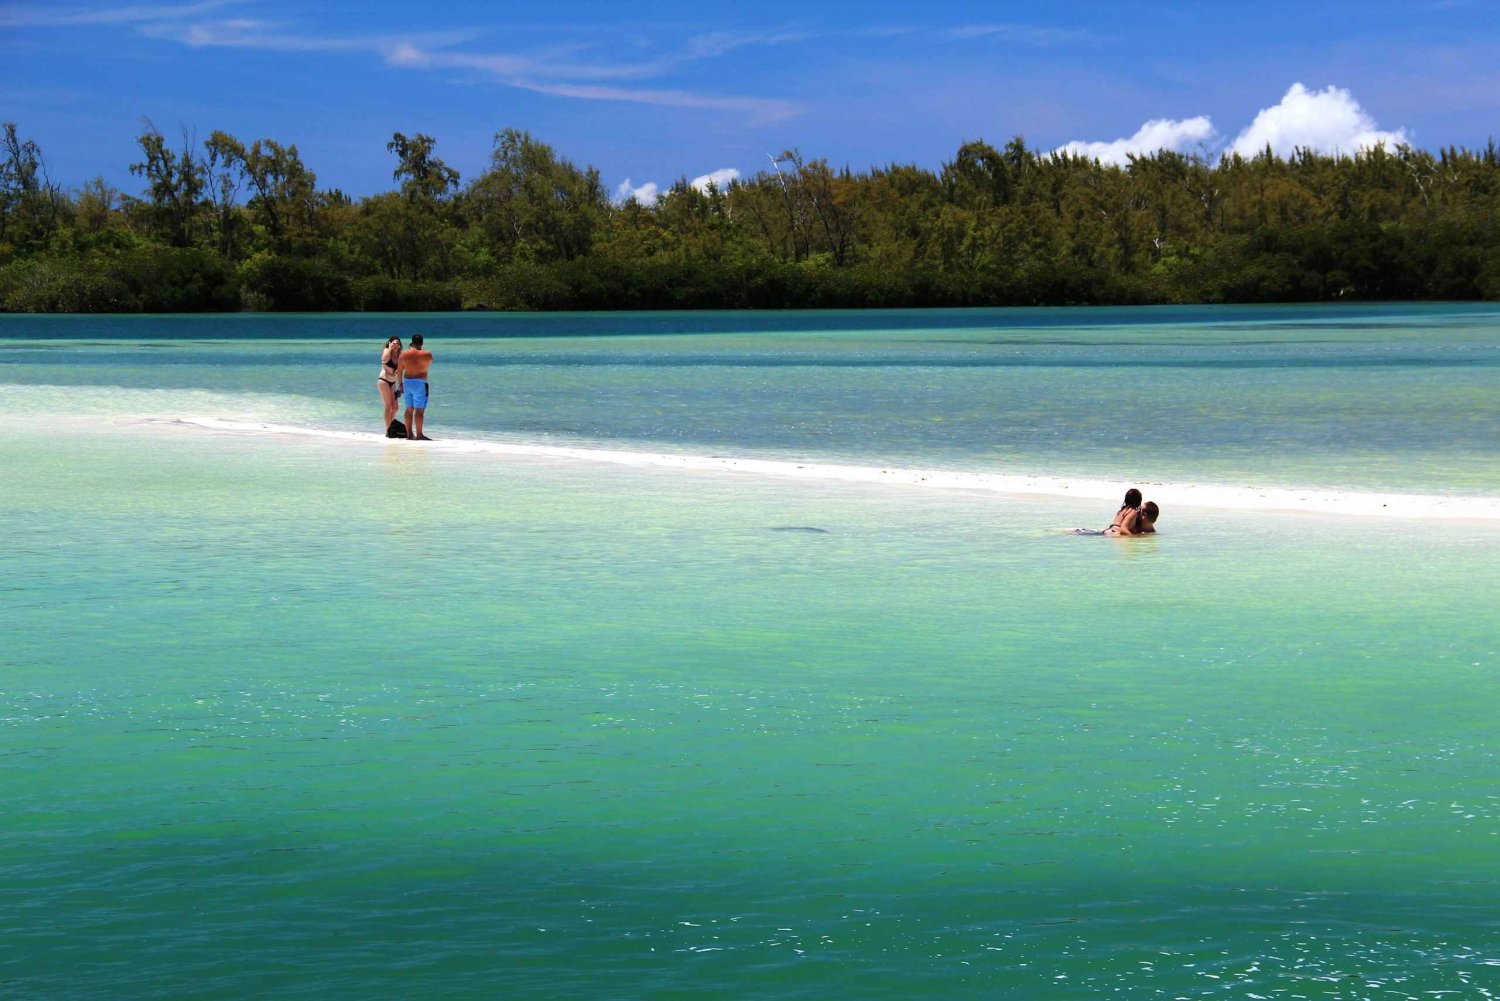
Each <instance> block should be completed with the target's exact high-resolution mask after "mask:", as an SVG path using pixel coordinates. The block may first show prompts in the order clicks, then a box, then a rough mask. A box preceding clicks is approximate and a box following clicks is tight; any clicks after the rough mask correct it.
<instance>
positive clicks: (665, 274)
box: [0, 123, 1500, 312]
mask: <svg viewBox="0 0 1500 1001" xmlns="http://www.w3.org/2000/svg"><path fill="white" fill-rule="evenodd" d="M0 142H3V149H0V309H5V310H11V311H42V312H133V311H147V312H167V311H191V310H239V309H253V310H345V309H363V310H411V309H419V310H448V309H461V308H462V309H658V308H666V309H670V308H784V307H830V306H855V307H857V306H964V305H1050V304H1068V303H1074V304H1081V303H1101V304H1102V303H1186V302H1281V301H1316V300H1331V299H1479V298H1486V299H1497V298H1500V225H1497V221H1500V150H1497V148H1496V146H1495V144H1494V143H1493V142H1490V143H1489V144H1488V145H1487V146H1486V148H1484V149H1483V150H1479V151H1471V150H1466V149H1454V148H1450V149H1446V150H1442V151H1440V152H1438V153H1436V154H1433V153H1430V152H1426V151H1423V150H1418V149H1413V148H1411V147H1409V146H1405V145H1402V146H1397V147H1396V148H1394V149H1388V148H1385V147H1376V148H1374V149H1370V150H1365V151H1361V152H1359V153H1358V154H1356V155H1354V156H1326V155H1321V154H1316V153H1312V152H1308V151H1299V152H1298V153H1297V154H1295V155H1294V156H1292V157H1291V158H1290V159H1285V160H1284V159H1280V158H1278V157H1276V156H1274V155H1273V154H1272V153H1271V152H1270V151H1269V150H1267V151H1266V152H1265V153H1263V154H1261V155H1259V156H1256V157H1253V158H1250V159H1246V158H1244V157H1241V156H1238V155H1231V156H1225V157H1223V158H1222V159H1220V160H1219V161H1218V162H1208V161H1206V160H1204V159H1203V158H1201V157H1195V156H1185V155H1183V154H1180V153H1175V152H1168V151H1163V152H1159V153H1156V154H1153V155H1149V156H1138V157H1133V158H1131V160H1130V161H1129V163H1128V164H1127V165H1125V166H1124V167H1118V166H1112V165H1103V164H1101V163H1099V162H1097V161H1094V160H1090V159H1085V158H1082V157H1078V156H1072V155H1066V154H1057V153H1046V152H1038V151H1035V150H1031V149H1028V148H1027V147H1026V145H1025V143H1024V142H1023V141H1022V140H1021V139H1019V138H1016V139H1012V140H1011V141H1010V142H1009V143H1007V144H1006V145H1005V146H1004V148H1003V149H996V148H995V147H993V146H990V145H988V144H986V143H984V142H970V143H965V144H964V145H963V146H962V147H961V148H960V149H959V150H958V151H957V153H956V154H955V156H954V157H953V159H952V161H951V162H949V163H946V164H944V165H943V166H942V168H941V169H940V170H938V171H937V172H933V171H931V170H927V169H924V168H921V167H917V166H912V165H906V164H891V165H889V166H886V167H882V168H877V169H872V170H869V171H868V172H864V173H854V172H852V171H851V170H849V169H848V168H844V169H835V168H833V167H831V166H830V165H829V163H828V162H827V161H826V160H822V159H806V158H804V157H803V156H802V155H801V154H800V153H799V152H798V151H796V150H790V151H787V152H784V153H782V154H781V155H780V156H779V157H777V158H775V159H774V160H773V161H772V163H771V166H770V167H769V168H768V169H767V170H764V171H762V172H761V173H760V174H757V175H756V176H754V177H751V178H748V179H741V180H735V181H733V182H731V183H730V184H728V185H727V186H726V187H723V188H719V187H716V186H714V185H708V186H707V187H706V189H704V190H699V189H698V188H695V187H693V186H692V185H690V184H689V183H688V182H687V181H686V180H682V181H679V182H678V183H677V184H675V185H674V186H673V187H672V188H671V190H669V191H668V192H667V193H666V194H665V195H663V196H662V197H661V198H659V199H658V200H657V201H656V202H655V203H654V204H651V205H643V204H640V203H639V202H636V201H628V202H625V203H624V204H615V203H612V202H611V201H610V199H609V197H608V194H607V192H606V190H605V188H604V186H603V184H602V183H601V181H600V178H599V172H598V170H596V169H594V168H592V167H580V166H578V165H576V164H574V163H572V162H570V161H569V160H567V159H565V158H563V157H561V156H559V155H558V154H557V152H556V151H555V150H553V149H552V147H550V146H548V145H546V144H545V143H542V142H539V141H537V140H536V139H535V138H533V137H532V136H531V135H529V134H528V133H526V132H522V131H517V130H514V129H507V130H505V131H503V132H500V133H498V134H497V135H496V136H495V142H494V150H493V152H492V154H491V156H490V161H489V164H488V166H487V168H486V169H485V170H484V171H483V172H482V173H481V174H479V175H478V176H477V177H473V178H469V179H467V180H465V179H464V178H461V177H460V176H459V173H458V171H456V170H454V169H453V168H451V167H449V166H448V165H447V164H446V163H444V162H443V161H442V159H440V158H439V157H438V156H437V153H436V143H435V141H434V140H433V139H432V137H430V136H426V135H415V136H406V135H402V134H401V133H397V134H395V135H394V136H392V138H391V141H390V142H389V143H388V144H387V145H386V153H387V154H388V155H389V156H390V157H391V158H392V164H393V169H392V182H393V185H394V187H393V189H392V190H390V191H387V192H383V193H381V194H376V195H371V196H369V197H365V198H359V199H355V198H351V197H349V196H347V195H345V194H344V193H342V192H340V191H337V190H327V189H322V188H319V186H318V183H317V176H316V174H314V172H313V171H312V169H311V168H310V167H309V166H308V165H306V164H304V163H303V162H302V158H301V156H300V155H299V154H298V152H297V147H296V146H295V145H282V144H281V143H279V142H276V141H275V140H271V139H259V140H256V141H254V142H252V143H249V144H246V143H244V142H242V141H241V140H239V139H236V138H235V137H234V136H231V135H228V134H227V133H224V132H214V133H212V134H211V135H210V136H209V137H208V138H207V139H206V140H204V141H201V142H199V141H198V140H196V139H195V138H193V137H191V136H184V137H183V138H182V139H181V140H180V141H172V140H169V139H168V137H166V136H164V135H162V134H161V133H160V132H159V131H157V130H156V129H155V128H154V127H150V126H148V127H147V128H146V129H145V131H144V132H143V133H142V135H141V136H140V137H139V139H138V143H139V146H140V157H139V160H138V161H137V162H135V163H132V164H130V173H131V175H132V176H133V177H135V178H137V179H138V180H139V184H140V189H139V190H138V191H136V192H133V193H132V192H124V191H120V190H117V189H116V188H114V187H112V186H111V185H110V184H108V183H106V182H105V181H104V180H103V179H96V180H94V181H91V182H89V183H88V184H85V185H83V186H82V187H81V188H80V189H78V190H76V191H64V190H62V189H61V188H60V187H59V186H58V185H56V184H54V183H52V182H51V181H50V179H49V177H48V174H47V169H46V164H45V160H44V158H43V155H42V151H41V150H40V149H39V148H38V146H37V144H36V143H35V142H33V141H31V140H28V139H23V138H21V135H20V134H19V132H18V131H17V128H16V126H15V124H13V123H5V124H4V126H3V136H0Z"/></svg>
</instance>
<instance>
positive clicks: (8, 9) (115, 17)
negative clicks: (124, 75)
mask: <svg viewBox="0 0 1500 1001" xmlns="http://www.w3.org/2000/svg"><path fill="white" fill-rule="evenodd" d="M242 2H244V0H201V2H200V3H190V4H176V5H171V4H164V5H154V6H153V5H139V6H125V7H105V8H92V9H84V8H68V7H63V8H56V7H41V6H36V5H30V4H15V5H9V6H4V7H0V28H68V27H78V26H83V25H90V24H149V23H152V22H158V21H173V20H181V19H182V18H187V17H198V16H200V15H202V14H208V13H212V12H214V11H217V10H222V9H224V8H225V7H231V6H234V5H235V4H238V3H242Z"/></svg>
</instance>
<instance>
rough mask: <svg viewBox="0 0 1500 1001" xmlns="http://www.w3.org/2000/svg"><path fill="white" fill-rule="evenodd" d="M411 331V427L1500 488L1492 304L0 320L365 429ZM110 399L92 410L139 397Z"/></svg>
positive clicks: (296, 412) (51, 370)
mask: <svg viewBox="0 0 1500 1001" xmlns="http://www.w3.org/2000/svg"><path fill="white" fill-rule="evenodd" d="M413 330H421V331H424V332H425V335H426V337H427V338H428V340H429V345H428V346H429V347H431V348H432V349H433V350H434V351H435V354H436V357H437V363H436V365H435V366H434V369H433V387H434V392H435V394H436V395H435V396H434V399H433V405H432V413H431V414H430V415H429V416H430V418H431V421H432V433H433V434H434V436H436V433H437V429H438V427H443V428H444V430H445V433H446V434H447V435H448V436H449V437H453V436H462V437H479V438H485V437H493V438H501V439H507V440H522V441H535V442H543V443H568V444H578V443H590V444H602V445H605V446H607V447H613V446H628V447H650V448H666V449H671V450H675V451H684V452H689V453H712V452H717V451H732V452H733V453H734V454H742V455H759V456H771V457H778V458H781V457H787V456H795V457H800V458H808V459H821V460H833V461H853V462H879V463H885V462H894V463H905V464H921V465H933V466H937V467H940V468H953V469H970V470H977V469H982V470H996V469H1000V470H1007V471H1016V472H1041V473H1047V474H1052V475H1076V476H1089V477H1102V478H1108V479H1122V480H1127V479H1131V478H1134V477H1138V476H1140V475H1142V469H1143V468H1145V469H1148V470H1149V472H1150V474H1151V476H1152V478H1153V479H1156V480H1167V481H1207V482H1218V483H1236V484H1243V483H1251V484H1257V485H1266V486H1271V485H1288V486H1303V485H1306V484H1308V483H1318V484H1323V485H1328V486H1336V487H1344V488H1352V489H1361V488H1363V489H1370V488H1383V489H1394V490H1398V491H1415V492H1423V491H1432V490H1437V491H1439V492H1447V493H1466V494H1493V493H1495V492H1497V491H1496V484H1500V308H1496V307H1494V306H1489V305H1485V304H1463V305H1453V306H1431V305H1423V306H1383V307H1375V306H1364V307H1351V308H1342V309H1333V308H1316V307H1255V308H1250V307H1218V308H1207V307H1195V308H1178V309H1171V310H1167V309H1070V310H937V311H928V312H854V313H805V314H804V313H773V314H758V313H689V314H675V313H673V314H644V315H643V314H624V315H620V314H564V315H544V316H527V315H520V316H494V315H479V316H467V315H457V316H455V315H451V314H449V315H437V316H416V317H413V316H387V317H380V316H364V315H358V314H356V315H351V316H345V317H329V316H325V315H312V316H300V317H296V316H294V317H279V316H266V315H247V316H217V317H113V318H111V317H22V316H0V337H4V338H6V341H7V345H6V346H7V351H6V357H7V362H8V367H9V368H10V370H11V371H13V372H15V373H16V379H15V381H17V382H19V383H22V384H23V385H45V386H49V387H76V388H77V389H78V390H79V391H80V392H82V393H86V392H87V390H88V389H90V388H92V387H101V386H102V387H124V388H126V389H130V390H134V389H153V388H160V389H170V390H191V391H195V392H204V393H232V394H236V395H237V396H238V397H240V399H238V400H237V401H236V403H235V405H236V406H237V407H239V408H240V409H246V408H249V409H251V410H253V411H255V412H256V413H257V414H258V415H260V416H264V417H267V418H271V419H278V420H284V421H288V422H290V423H306V424H312V425H315V426H321V427H340V428H370V427H371V425H372V419H371V418H372V410H373V418H374V419H373V423H374V424H376V425H378V424H379V417H380V413H379V408H378V406H375V407H372V406H371V404H372V402H374V401H376V397H375V396H374V385H373V382H374V377H375V371H376V369H377V368H378V359H379V349H380V345H381V343H382V342H383V340H384V338H385V337H386V336H387V335H389V334H391V333H395V334H398V335H402V336H406V335H408V334H409V333H410V332H411V331H413ZM207 339H211V340H222V341H225V342H228V343H224V344H219V345H215V346H213V347H212V349H209V348H208V345H206V344H205V343H204V342H205V340H207ZM371 358H374V359H376V361H371V360H370V359H371ZM109 395H110V396H111V397H112V396H113V395H115V394H109ZM120 395H122V397H124V398H123V399H121V400H114V399H106V400H104V401H101V403H100V405H101V406H104V407H105V408H106V409H118V410H120V411H122V412H131V407H132V406H136V409H137V410H138V411H141V412H147V413H154V412H157V411H159V410H160V409H161V407H160V406H159V405H158V403H157V402H156V401H151V402H150V403H148V404H147V405H145V406H144V407H141V406H137V405H136V401H135V400H134V399H133V398H131V397H129V395H128V394H120ZM74 402H75V406H78V407H81V406H82V405H83V403H84V400H75V401H74ZM26 404H27V406H28V407H30V406H33V405H35V406H44V405H45V403H44V401H36V402H35V404H33V402H32V401H31V400H29V399H28V400H27V401H26ZM220 405H221V406H222V404H220ZM1143 460H1144V461H1143Z"/></svg>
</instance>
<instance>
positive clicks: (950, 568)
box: [0, 335, 1500, 998]
mask: <svg viewBox="0 0 1500 1001" xmlns="http://www.w3.org/2000/svg"><path fill="white" fill-rule="evenodd" d="M737 336H739V335H737ZM484 349H485V350H499V349H498V348H496V347H489V346H486V347H485V348H484ZM200 350H201V349H200ZM255 350H260V348H259V347H257V348H256V349H255ZM476 350H477V349H476ZM590 350H595V348H591V349H590ZM597 350H600V351H603V350H605V349H604V348H602V347H599V348H597ZM767 350H769V349H767ZM209 354H211V352H210V353H209ZM202 357H206V355H200V358H202ZM26 364H31V362H27V363H26ZM85 367H86V366H85ZM456 367H458V366H456V365H455V368H456ZM303 370H306V369H303ZM233 372H234V369H233V366H231V367H230V368H229V369H227V370H226V372H225V379H226V380H229V381H232V379H233V378H234V375H233ZM318 377H319V378H323V379H325V380H328V381H333V376H332V375H329V374H328V373H327V372H324V373H323V374H322V375H320V376H318ZM454 378H455V379H457V378H458V375H457V373H455V376H454ZM633 378H634V377H631V378H627V379H624V380H623V381H622V382H621V383H620V385H619V387H618V394H619V402H617V403H616V404H615V406H617V407H618V408H619V409H620V410H622V411H623V410H627V409H629V407H630V406H632V405H634V406H642V405H644V404H641V403H639V402H637V403H635V404H631V402H630V400H629V399H628V398H629V396H630V394H631V388H630V387H632V386H634V385H636V384H635V383H634V382H633V381H632V379H633ZM735 378H737V376H736V377H735ZM101 382H103V380H101ZM183 383H184V385H183V386H181V387H180V388H176V389H171V390H161V391H160V395H159V397H158V398H157V400H156V401H155V404H153V403H152V402H151V401H150V400H149V399H147V400H145V401H143V400H142V399H140V398H138V397H131V394H129V393H121V392H117V391H114V390H112V389H110V388H109V387H107V386H106V387H104V388H102V389H101V388H99V387H98V386H92V387H91V386H88V385H83V384H80V385H78V386H76V387H75V388H73V389H71V390H67V391H59V390H49V389H47V388H46V385H45V384H44V385H28V386H18V387H15V388H13V390H12V392H14V393H16V394H28V395H27V397H26V398H27V399H28V400H30V401H31V402H32V403H33V404H35V406H33V407H32V409H31V411H30V412H33V413H37V412H39V413H42V414H44V415H46V416H47V417H48V418H49V419H48V420H45V421H38V422H34V423H29V424H22V425H21V426H19V427H18V428H17V429H16V430H15V431H14V432H13V433H12V434H10V435H9V436H8V437H7V438H6V439H5V440H4V441H3V442H0V456H3V459H4V470H5V477H4V479H3V481H0V503H3V505H4V507H5V509H6V511H7V514H8V515H9V517H10V520H11V523H12V525H13V526H14V527H18V528H20V529H21V530H19V531H17V532H15V533H13V536H12V539H11V542H10V544H9V545H8V547H7V550H6V556H5V566H6V569H7V570H8V571H9V572H8V573H6V574H5V575H4V578H3V580H0V592H3V594H4V599H3V610H4V611H3V615H4V623H5V629H4V633H5V642H4V644H3V647H0V793H3V796H4V802H5V803H6V804H7V808H6V810H5V812H4V814H3V815H0V934H3V941H4V942H5V943H6V945H5V946H4V947H3V949H0V993H4V994H14V995H15V996H17V997H28V998H31V997H57V998H79V997H99V998H103V997H121V996H130V997H172V998H182V997H205V998H207V997H215V998H222V997H249V996H299V995H304V996H320V997H321V996H350V997H396V996H401V997H406V996H452V997H492V996H524V997H559V996H602V997H640V996H695V997H714V996H719V997H745V996H757V997H788V998H795V997H809V998H811V997H826V996H828V995H830V994H835V993H844V994H852V995H855V996H861V997H890V998H905V997H912V996H917V995H932V996H986V997H1035V996H1051V997H1060V998H1070V997H1106V996H1124V997H1163V998H1176V997H1211V996H1230V997H1252V996H1259V997H1295V996H1301V997H1319V998H1365V997H1372V998H1373V997H1380V998H1386V997H1431V996H1434V992H1438V991H1453V992H1457V993H1456V994H1455V995H1452V996H1463V997H1486V996H1493V995H1494V993H1495V992H1496V989H1497V988H1496V985H1497V983H1500V929H1497V926H1496V922H1495V917H1494V913H1495V910H1494V909H1495V902H1496V900H1497V899H1500V882H1497V881H1500V865H1497V863H1496V853H1495V847H1496V843H1497V837H1500V763H1497V760H1496V754H1495V750H1494V742H1493V736H1492V733H1493V729H1494V723H1493V721H1494V718H1495V715H1496V709H1497V698H1496V691H1497V689H1496V677H1497V675H1496V670H1497V666H1500V635H1497V630H1496V629H1495V627H1494V625H1493V619H1494V609H1495V608H1496V605H1497V602H1496V598H1497V596H1500V562H1497V560H1496V559H1495V557H1496V554H1497V552H1500V547H1497V543H1500V526H1496V525H1493V524H1490V523H1477V522H1476V523H1463V522H1448V523H1436V522H1435V523H1422V522H1387V521H1379V520H1356V519H1337V518H1330V517H1322V516H1310V515H1259V516H1242V515H1233V514H1224V513H1213V512H1207V511H1181V512H1171V513H1170V514H1171V517H1170V518H1169V520H1167V521H1165V522H1164V523H1163V531H1162V534H1161V535H1160V536H1159V537H1157V538H1154V539H1147V540H1138V541H1134V542H1115V541H1112V540H1103V539H1080V538H1076V537H1073V536H1069V535H1065V534H1063V533H1062V532H1061V531H1060V530H1061V529H1064V528H1067V527H1070V526H1072V525H1076V524H1094V523H1097V522H1099V521H1100V520H1101V517H1107V516H1108V513H1109V512H1108V511H1104V512H1100V511H1098V510H1097V509H1096V508H1097V505H1080V504H1078V503H1076V502H1069V501H1056V500H1045V499H1036V500H1030V501H1025V500H1013V499H1003V498H997V497H993V496H983V495H979V494H967V493H961V492H938V491H922V490H915V489H910V488H907V489H901V488H895V487H879V486H873V485H872V486H857V485H847V484H845V485H839V484H807V483H797V482H778V481H764V480H759V479H755V478H752V477H749V476H736V475H729V474H699V473H686V472H670V471H649V470H648V471H639V470H628V469H619V468H613V467H608V466H591V465H587V464H570V463H563V462H558V461H550V460H549V461H542V460H524V459H515V458H500V457H494V456H460V455H448V454H443V453H441V452H425V453H424V452H421V451H418V450H416V448H415V447H413V446H408V445H404V444H402V443H391V444H389V445H385V444H374V445H368V446H350V445H347V444H343V443H337V442H322V441H316V440H284V439H273V438H262V437H256V436H246V435H216V434H211V433H206V432H202V431H197V430H192V429H184V428H178V427H172V426H161V425H140V424H137V423H135V422H134V421H132V420H125V419H121V415H124V414H134V413H139V412H141V410H140V409H138V408H140V407H141V406H143V405H144V406H145V408H146V409H147V410H149V409H150V407H151V406H153V405H156V406H162V405H163V404H165V405H166V407H167V408H168V409H171V408H184V409H190V410H194V411H196V412H216V413H233V412H239V410H240V409H242V410H243V411H244V412H250V413H262V412H264V411H265V410H266V409H268V408H269V409H274V407H268V400H267V398H266V397H265V396H264V395H262V393H261V391H260V390H259V389H250V388H241V387H238V386H235V385H220V384H216V383H215V377H214V373H213V372H212V371H207V370H202V371H198V372H197V373H196V374H194V375H193V377H192V379H184V380H183ZM601 384H602V383H601ZM134 388H135V389H139V387H134ZM144 395H145V396H147V397H149V396H150V394H149V393H144ZM126 397H130V398H129V399H126ZM286 399H288V397H279V396H278V397H274V398H273V399H271V400H270V401H269V403H270V404H274V403H278V402H283V401H284V400H286ZM307 399H309V400H314V403H312V404H309V407H310V410H309V411H308V412H307V413H302V414H299V416H300V417H305V418H306V419H308V420H312V419H315V418H317V417H318V416H319V413H320V411H319V410H318V407H320V406H327V407H328V408H329V410H328V413H329V414H333V415H334V416H331V417H328V419H329V420H330V422H331V423H332V424H335V425H336V415H337V407H338V406H340V405H341V404H337V403H335V404H326V405H325V404H321V403H317V402H316V400H315V398H314V397H312V396H308V397H307ZM354 405H355V404H354V402H353V401H351V403H350V407H351V408H352V407H353V406H354ZM49 408H50V409H49ZM79 413H85V414H92V415H93V417H92V418H91V419H89V420H76V419H74V417H72V416H70V415H76V414H79ZM101 415H110V416H109V419H107V420H105V419H102V417H101ZM353 415H354V411H353V409H351V410H350V411H349V412H348V416H349V419H353ZM877 416H878V415H877ZM502 432H503V429H500V430H495V431H494V432H493V433H496V434H500V433H502ZM761 446H762V447H763V446H764V443H761ZM1474 452H1475V454H1479V453H1482V449H1481V448H1479V447H1477V446H1476V447H1475V449H1474ZM1138 458H1141V459H1142V461H1148V460H1150V459H1154V458H1155V456H1154V454H1153V453H1144V454H1142V455H1141V456H1138ZM1268 465H1270V463H1269V462H1268ZM1277 468H1279V469H1281V470H1282V471H1283V472H1285V471H1286V467H1284V466H1283V467H1277ZM1485 475H1487V474H1486V473H1485V472H1484V470H1483V468H1482V457H1481V459H1478V460H1476V461H1475V462H1474V463H1473V464H1471V465H1470V467H1469V468H1468V469H1467V471H1465V470H1464V469H1457V470H1455V471H1454V472H1453V476H1454V480H1455V482H1457V481H1459V480H1462V479H1464V478H1465V477H1474V478H1476V479H1477V480H1480V481H1483V478H1484V476H1485ZM1483 485H1484V484H1483V482H1481V486H1483ZM1489 492H1491V493H1493V492H1494V490H1493V488H1492V486H1491V489H1490V490H1489ZM812 529H817V530H818V531H812Z"/></svg>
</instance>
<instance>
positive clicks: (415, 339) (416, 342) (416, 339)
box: [411, 334, 422, 348]
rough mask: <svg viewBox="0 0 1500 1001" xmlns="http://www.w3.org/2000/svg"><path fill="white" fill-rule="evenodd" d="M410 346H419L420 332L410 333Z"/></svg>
mask: <svg viewBox="0 0 1500 1001" xmlns="http://www.w3.org/2000/svg"><path fill="white" fill-rule="evenodd" d="M411 346H412V347H414V348H419V347H421V346H422V335H421V334H412V335H411Z"/></svg>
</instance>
